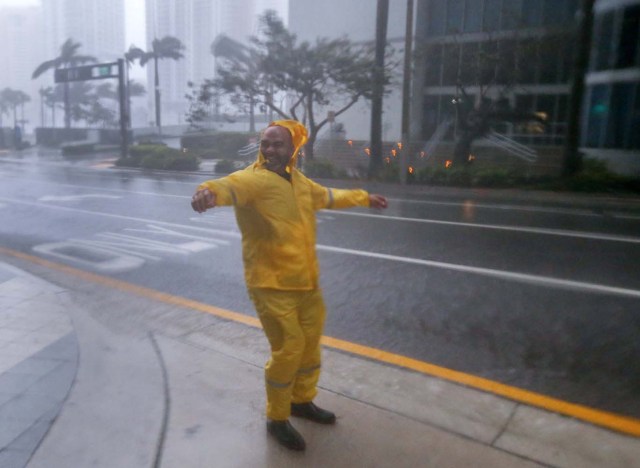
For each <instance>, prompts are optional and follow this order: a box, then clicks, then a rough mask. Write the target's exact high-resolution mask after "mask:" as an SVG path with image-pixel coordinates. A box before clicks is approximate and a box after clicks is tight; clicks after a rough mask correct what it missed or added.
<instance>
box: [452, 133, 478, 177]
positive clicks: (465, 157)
mask: <svg viewBox="0 0 640 468" xmlns="http://www.w3.org/2000/svg"><path fill="white" fill-rule="evenodd" d="M473 140H475V136H474V135H473V133H472V132H469V131H465V132H463V133H462V135H460V137H459V138H458V141H457V142H456V146H455V148H454V150H453V167H456V168H460V167H465V166H466V165H467V164H469V154H470V153H471V144H472V143H473Z"/></svg>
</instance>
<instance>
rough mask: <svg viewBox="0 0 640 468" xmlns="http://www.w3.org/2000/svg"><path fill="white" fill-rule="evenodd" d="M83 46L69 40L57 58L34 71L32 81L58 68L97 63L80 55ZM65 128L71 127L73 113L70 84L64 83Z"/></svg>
mask: <svg viewBox="0 0 640 468" xmlns="http://www.w3.org/2000/svg"><path fill="white" fill-rule="evenodd" d="M81 46H82V44H80V43H79V42H73V39H71V38H69V39H67V40H66V41H65V43H64V44H62V46H61V47H60V55H58V56H57V57H56V58H54V59H51V60H47V61H46V62H42V63H41V64H40V65H38V67H37V68H36V69H35V70H34V72H33V74H32V75H31V79H36V78H38V77H39V76H40V75H42V74H43V73H45V72H46V71H48V70H55V69H58V68H70V67H76V66H78V65H80V64H83V63H90V62H93V63H95V62H97V59H96V58H95V57H93V56H91V55H78V49H79V48H80V47H81ZM64 126H65V127H66V128H70V127H71V113H70V110H69V83H66V82H65V83H64Z"/></svg>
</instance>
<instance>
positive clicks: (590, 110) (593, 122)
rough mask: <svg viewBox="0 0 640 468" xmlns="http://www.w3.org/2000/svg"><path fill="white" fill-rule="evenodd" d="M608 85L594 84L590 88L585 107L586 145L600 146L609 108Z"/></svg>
mask: <svg viewBox="0 0 640 468" xmlns="http://www.w3.org/2000/svg"><path fill="white" fill-rule="evenodd" d="M609 92H610V86H608V85H596V86H594V87H592V88H591V93H590V94H589V105H588V107H587V109H586V110H587V137H586V142H587V146H589V147H591V148H600V147H601V145H602V144H601V141H602V135H603V134H604V129H605V123H606V121H607V112H608V110H609Z"/></svg>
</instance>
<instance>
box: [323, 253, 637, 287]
mask: <svg viewBox="0 0 640 468" xmlns="http://www.w3.org/2000/svg"><path fill="white" fill-rule="evenodd" d="M317 249H318V250H324V251H327V252H335V253H343V254H349V255H357V256H360V257H369V258H377V259H381V260H390V261H395V262H402V263H410V264H413V265H422V266H428V267H433V268H443V269H445V270H453V271H462V272H464V273H475V274H478V275H482V276H491V277H494V278H500V279H504V280H511V281H516V282H519V283H529V284H534V285H540V286H547V287H551V288H559V289H568V290H576V291H584V292H595V293H604V294H612V295H616V296H627V297H633V298H640V290H638V289H628V288H618V287H615V286H605V285H602V284H596V283H586V282H583V281H571V280H563V279H559V278H552V277H549V276H539V275H529V274H526V273H515V272H511V271H504V270H494V269H491V268H480V267H473V266H467V265H459V264H455V263H445V262H436V261H433V260H422V259H419V258H411V257H400V256H397V255H387V254H381V253H376V252H366V251H363V250H353V249H343V248H341V247H332V246H329V245H318V246H317Z"/></svg>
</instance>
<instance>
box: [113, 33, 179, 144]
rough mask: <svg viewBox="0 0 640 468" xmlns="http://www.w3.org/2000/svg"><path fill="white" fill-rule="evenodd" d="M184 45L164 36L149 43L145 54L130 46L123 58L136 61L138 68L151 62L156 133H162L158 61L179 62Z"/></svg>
mask: <svg viewBox="0 0 640 468" xmlns="http://www.w3.org/2000/svg"><path fill="white" fill-rule="evenodd" d="M184 48H185V47H184V44H182V41H180V39H178V38H177V37H173V36H165V37H163V38H162V39H154V40H153V41H152V42H151V50H149V51H147V52H145V51H144V50H142V49H140V48H139V47H136V46H134V45H132V46H131V47H130V48H129V50H128V52H127V53H126V54H125V58H126V59H127V61H129V62H133V61H135V60H138V62H139V63H140V66H145V65H146V64H147V62H149V61H150V60H153V70H154V87H155V104H156V126H157V127H158V132H160V133H162V121H161V115H162V113H161V109H160V78H159V75H158V61H160V60H163V59H172V60H180V59H181V58H183V57H184V54H183V53H182V51H183V50H184Z"/></svg>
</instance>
